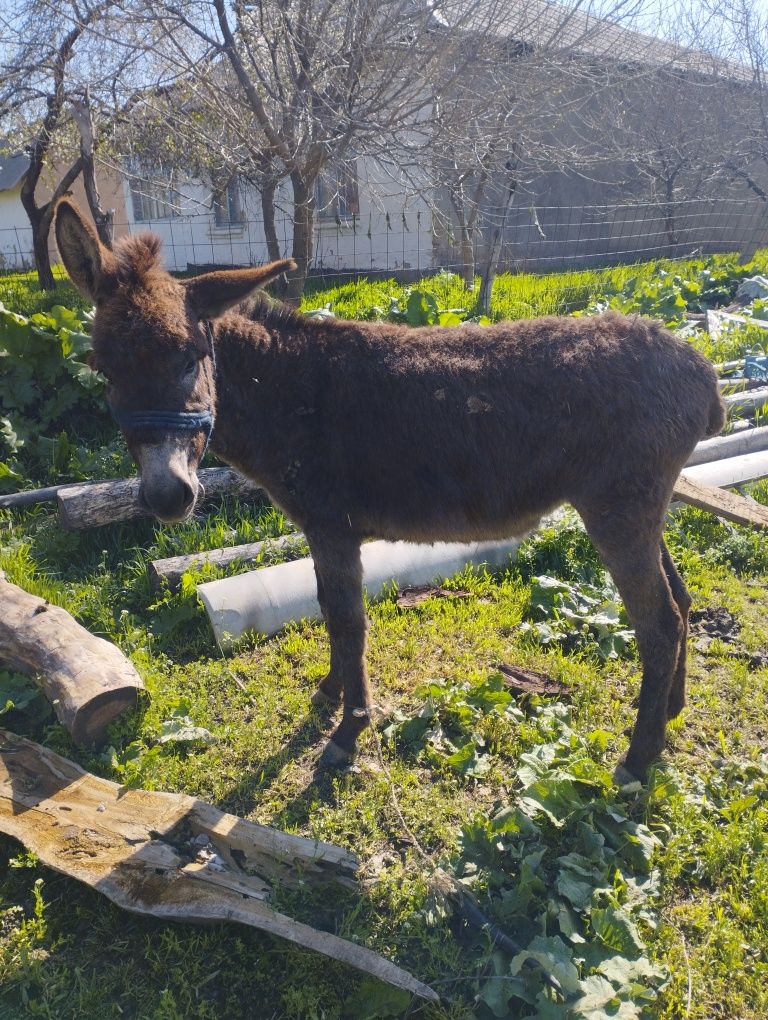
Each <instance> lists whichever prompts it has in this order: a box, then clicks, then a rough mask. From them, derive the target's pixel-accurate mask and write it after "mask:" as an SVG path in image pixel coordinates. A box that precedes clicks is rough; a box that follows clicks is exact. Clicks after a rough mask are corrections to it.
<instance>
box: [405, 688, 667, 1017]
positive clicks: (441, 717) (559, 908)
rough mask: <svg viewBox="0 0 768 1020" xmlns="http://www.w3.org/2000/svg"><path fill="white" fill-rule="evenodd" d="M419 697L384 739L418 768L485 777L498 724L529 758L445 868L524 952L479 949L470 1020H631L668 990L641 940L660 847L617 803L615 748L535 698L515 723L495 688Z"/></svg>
mask: <svg viewBox="0 0 768 1020" xmlns="http://www.w3.org/2000/svg"><path fill="white" fill-rule="evenodd" d="M422 693H423V694H425V695H426V701H425V703H424V705H423V706H422V707H421V708H420V709H418V710H417V711H416V712H415V713H413V714H412V715H411V716H410V717H401V718H399V719H397V720H393V721H392V722H391V723H390V724H389V726H388V728H387V730H386V731H385V733H386V736H387V737H388V738H390V739H393V740H395V741H396V742H397V743H398V744H399V745H400V746H402V747H409V748H410V749H411V750H417V751H418V752H419V753H420V754H421V755H422V757H424V758H426V760H428V761H433V762H434V760H435V758H436V756H438V755H442V756H443V759H444V763H445V764H446V765H448V766H449V767H451V768H452V769H454V770H455V771H457V772H461V773H463V774H464V775H465V776H466V777H472V778H479V777H482V776H483V775H484V774H485V773H487V772H488V771H489V770H490V769H491V768H492V759H493V758H494V756H495V755H496V754H497V753H498V749H497V750H494V749H493V748H492V747H491V746H489V745H488V744H487V742H486V746H485V750H484V751H482V752H480V751H479V749H478V737H477V735H478V732H480V731H482V730H483V729H484V728H485V729H486V730H487V729H488V726H489V722H491V723H492V721H493V720H497V719H498V718H499V717H500V716H505V717H507V718H508V719H509V720H512V721H513V722H514V724H515V726H517V727H518V728H519V729H520V730H521V731H522V732H524V734H525V736H524V746H528V747H530V748H531V750H529V751H527V752H524V753H522V754H520V755H519V757H518V759H517V761H518V767H517V770H516V782H515V787H516V789H515V792H514V794H512V795H511V796H510V797H508V798H505V800H504V801H502V802H500V803H497V805H496V807H495V809H494V810H493V811H491V812H490V813H488V812H483V813H479V814H477V815H476V816H475V817H474V818H473V819H471V820H470V821H469V822H467V823H466V824H464V826H463V827H462V830H461V836H460V843H459V853H458V855H457V857H456V858H454V859H453V860H452V861H451V864H450V867H451V869H452V870H453V872H454V873H455V874H456V876H457V877H458V878H459V880H460V881H461V882H462V883H464V884H465V885H466V886H467V887H468V888H469V889H470V890H471V891H472V892H473V893H474V894H475V896H476V897H478V898H479V899H480V900H481V902H482V903H483V904H487V907H484V909H488V910H489V911H490V912H491V913H492V915H493V917H494V919H495V920H496V921H497V923H498V924H500V925H501V927H502V928H504V929H505V930H507V931H509V932H513V933H514V938H515V940H516V941H517V942H518V944H519V945H520V951H519V952H518V953H516V954H510V953H507V952H504V951H501V950H498V949H496V950H495V951H491V950H489V949H488V948H487V947H486V949H485V951H486V953H487V954H488V956H487V967H486V970H485V972H484V974H483V976H482V977H480V978H478V979H477V982H476V994H477V1003H478V1007H477V1008H478V1012H477V1014H476V1015H477V1017H478V1018H479V1020H486V1018H490V1017H510V1016H526V1017H527V1016H536V1017H548V1018H553V1020H554V1018H562V1020H565V1018H566V1017H568V1018H578V1020H598V1018H602V1017H605V1016H612V1015H618V1016H622V1017H624V1016H626V1017H639V1016H640V1015H641V1014H642V1013H643V1010H644V1009H645V1008H646V1007H650V1006H651V1005H652V1004H653V1002H654V1001H655V999H656V996H657V993H658V990H659V989H660V988H661V987H663V985H664V984H665V982H666V980H667V975H666V972H665V970H664V968H663V967H659V966H658V965H657V964H655V963H653V962H652V961H651V959H650V958H649V954H648V950H647V947H646V943H645V938H644V929H646V928H650V927H653V926H654V925H655V918H654V913H653V907H654V901H655V900H656V898H657V897H658V893H659V881H658V876H657V875H656V873H655V872H653V871H652V868H651V864H652V857H653V855H654V853H655V852H656V850H657V849H658V848H659V847H660V845H661V844H660V841H659V839H658V837H657V836H655V835H654V834H653V833H652V832H651V830H650V829H649V828H648V827H647V826H646V825H644V824H643V823H642V822H638V821H636V820H634V819H633V818H632V817H631V816H632V814H633V805H632V803H631V801H629V802H628V801H626V800H625V799H622V796H621V795H620V794H618V793H617V792H616V788H615V787H614V785H613V781H612V778H611V773H610V772H609V770H608V769H607V768H606V765H605V764H604V761H603V758H604V755H605V753H606V750H607V748H608V746H609V745H610V744H612V742H613V735H612V734H610V733H608V732H606V731H604V730H594V731H592V732H591V733H588V734H587V735H586V736H582V735H581V734H579V733H578V732H576V731H575V730H574V729H573V728H572V726H571V713H570V710H569V709H568V708H566V707H565V706H564V705H562V704H558V703H554V704H551V703H549V704H548V703H544V702H542V701H541V700H539V699H537V698H533V699H531V701H530V703H529V708H528V711H527V712H524V711H523V710H522V709H521V708H520V706H519V705H517V704H516V703H515V701H514V699H513V697H512V695H511V694H510V693H509V691H507V690H505V689H504V688H503V685H502V683H501V678H500V677H499V676H498V675H493V676H491V677H489V678H488V679H485V680H480V681H475V682H471V681H470V682H466V683H446V684H442V685H438V684H433V685H429V687H427V688H426V689H425V690H424V691H423V692H422ZM491 728H492V727H491ZM448 733H451V734H452V737H451V739H450V741H449V737H448V735H447V734H448ZM461 733H463V734H464V739H465V743H464V744H463V745H460V749H459V751H458V752H457V751H454V750H453V746H454V745H455V744H457V743H459V741H460V736H459V735H460V734H461ZM499 747H501V744H500V745H499ZM467 748H471V751H468V750H467ZM484 759H485V760H484ZM657 789H658V791H661V786H659V787H658V788H657ZM660 795H661V793H660V792H659V796H660ZM476 951H482V947H481V946H476ZM532 963H533V964H537V965H538V966H532ZM543 972H544V973H546V974H548V975H551V976H552V977H554V978H555V979H556V981H557V982H558V983H559V985H560V988H561V991H560V992H559V993H555V992H554V991H553V990H552V988H551V986H550V985H549V984H547V983H546V982H545V978H544V973H543Z"/></svg>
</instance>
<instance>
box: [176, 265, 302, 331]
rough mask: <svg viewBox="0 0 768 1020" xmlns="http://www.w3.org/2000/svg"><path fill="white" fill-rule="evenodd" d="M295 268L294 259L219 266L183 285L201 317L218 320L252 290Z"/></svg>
mask: <svg viewBox="0 0 768 1020" xmlns="http://www.w3.org/2000/svg"><path fill="white" fill-rule="evenodd" d="M295 268H296V263H295V262H294V261H293V259H280V260H279V261H278V262H270V263H269V264H268V265H266V266H256V267H255V268H254V269H218V270H216V271H215V272H213V273H203V275H202V276H193V277H192V279H191V280H186V281H185V284H184V286H185V287H186V288H187V295H188V296H189V300H190V303H191V305H192V307H193V308H194V309H195V311H196V312H197V314H198V316H199V317H200V318H201V319H215V318H216V316H218V315H223V314H224V312H226V310H227V309H228V308H232V307H233V306H234V305H236V304H239V302H240V301H243V300H244V299H245V298H247V297H248V295H249V294H250V293H251V291H252V290H255V289H256V288H257V287H265V286H266V285H267V284H268V283H270V281H272V280H274V279H276V278H277V277H278V276H280V274H281V273H286V272H288V271H289V270H290V269H295Z"/></svg>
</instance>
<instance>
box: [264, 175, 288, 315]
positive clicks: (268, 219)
mask: <svg viewBox="0 0 768 1020" xmlns="http://www.w3.org/2000/svg"><path fill="white" fill-rule="evenodd" d="M276 191H277V181H276V180H275V178H274V177H265V178H264V180H263V182H262V185H261V215H262V219H263V221H264V237H265V238H266V241H267V255H268V256H269V260H270V262H276V261H277V260H278V259H281V258H282V257H283V256H282V252H281V251H280V241H279V240H278V237H277V226H276V224H275V193H276ZM271 290H272V291H273V292H274V293H275V294H277V296H278V297H279V298H285V291H286V283H285V278H284V277H282V276H280V277H278V279H277V280H275V281H274V282H273V283H272V284H271Z"/></svg>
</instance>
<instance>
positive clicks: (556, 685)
mask: <svg viewBox="0 0 768 1020" xmlns="http://www.w3.org/2000/svg"><path fill="white" fill-rule="evenodd" d="M495 669H498V671H499V672H500V673H501V675H502V676H503V677H504V686H505V687H508V688H509V689H510V690H511V691H516V692H518V693H520V694H543V695H545V696H546V697H556V698H560V699H561V700H562V699H565V698H568V697H569V696H570V693H571V691H570V688H569V687H567V686H566V685H565V684H564V683H562V682H561V681H560V680H555V679H554V678H553V677H551V676H548V675H547V674H546V673H539V672H538V671H537V670H535V669H524V668H523V667H522V666H508V665H507V664H506V663H504V662H499V663H497V664H496V666H495Z"/></svg>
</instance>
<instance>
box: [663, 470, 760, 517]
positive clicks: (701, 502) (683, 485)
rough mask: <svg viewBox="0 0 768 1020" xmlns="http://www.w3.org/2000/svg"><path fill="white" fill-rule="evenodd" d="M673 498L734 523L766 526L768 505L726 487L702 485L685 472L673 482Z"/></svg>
mask: <svg viewBox="0 0 768 1020" xmlns="http://www.w3.org/2000/svg"><path fill="white" fill-rule="evenodd" d="M674 498H675V499H681V500H682V501H683V502H684V503H689V504H690V505H691V506H695V507H698V508H699V509H700V510H709V511H710V512H711V513H713V514H717V516H718V517H722V518H723V519H724V520H726V521H733V522H734V523H735V524H752V525H754V526H755V527H758V528H768V507H766V506H763V505H762V503H758V502H757V500H754V499H749V498H748V497H747V496H740V495H738V493H735V492H729V491H728V490H727V489H715V488H713V487H712V486H711V485H703V484H702V483H701V482H696V481H694V480H693V479H692V478H689V477H687V476H686V475H685V474H682V475H680V477H679V478H678V479H677V481H676V482H675V490H674Z"/></svg>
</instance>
